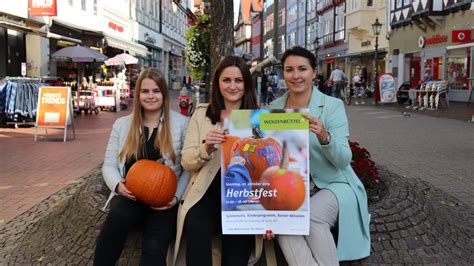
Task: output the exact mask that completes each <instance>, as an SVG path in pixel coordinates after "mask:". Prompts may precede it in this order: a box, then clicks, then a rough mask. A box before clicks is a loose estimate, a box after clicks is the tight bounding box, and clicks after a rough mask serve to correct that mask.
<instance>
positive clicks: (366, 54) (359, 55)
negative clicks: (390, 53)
mask: <svg viewBox="0 0 474 266" xmlns="http://www.w3.org/2000/svg"><path fill="white" fill-rule="evenodd" d="M377 52H378V53H377V54H379V55H385V54H386V53H387V51H385V49H383V48H382V49H379V50H378V51H377ZM373 56H375V50H372V51H368V52H362V53H360V52H359V53H354V54H348V55H347V57H348V58H362V57H373Z"/></svg>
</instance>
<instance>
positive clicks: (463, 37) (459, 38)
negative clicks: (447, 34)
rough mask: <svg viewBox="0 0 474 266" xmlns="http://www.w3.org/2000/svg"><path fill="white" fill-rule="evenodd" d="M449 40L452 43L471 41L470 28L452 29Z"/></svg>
mask: <svg viewBox="0 0 474 266" xmlns="http://www.w3.org/2000/svg"><path fill="white" fill-rule="evenodd" d="M451 41H452V42H453V43H464V42H471V30H470V29H468V30H453V31H452V32H451Z"/></svg>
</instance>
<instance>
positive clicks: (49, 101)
mask: <svg viewBox="0 0 474 266" xmlns="http://www.w3.org/2000/svg"><path fill="white" fill-rule="evenodd" d="M68 123H71V124H72V129H73V132H74V116H73V114H72V104H71V88H70V87H52V86H43V87H40V89H39V92H38V111H37V115H36V125H35V127H36V130H35V141H36V137H37V134H38V128H40V127H42V128H62V129H64V142H66V133H67V127H68ZM46 132H47V131H46ZM74 137H75V132H74Z"/></svg>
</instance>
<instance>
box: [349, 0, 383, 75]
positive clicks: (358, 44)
mask: <svg viewBox="0 0 474 266" xmlns="http://www.w3.org/2000/svg"><path fill="white" fill-rule="evenodd" d="M346 9H347V10H346V30H347V37H348V39H349V40H350V41H348V43H347V44H348V50H347V66H346V73H347V74H348V76H349V77H351V76H353V75H354V74H355V73H356V71H357V70H359V69H361V70H362V71H363V73H364V74H365V80H366V81H367V84H370V83H371V82H372V79H373V75H374V73H373V71H374V69H375V65H374V64H375V59H374V57H375V49H374V46H375V43H376V37H375V35H374V31H373V29H372V24H374V23H375V19H376V18H377V19H378V21H379V23H380V24H382V27H381V31H380V34H379V36H378V38H377V44H378V49H377V50H378V55H377V58H378V60H377V73H384V72H386V69H387V66H388V63H389V61H388V57H387V56H386V55H387V51H388V38H387V27H389V26H390V25H387V9H386V3H385V1H384V0H370V1H367V0H347V1H346Z"/></svg>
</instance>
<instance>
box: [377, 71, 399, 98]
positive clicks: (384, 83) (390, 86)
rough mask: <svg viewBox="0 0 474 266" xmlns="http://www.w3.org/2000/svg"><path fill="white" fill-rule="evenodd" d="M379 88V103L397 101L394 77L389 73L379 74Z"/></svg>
mask: <svg viewBox="0 0 474 266" xmlns="http://www.w3.org/2000/svg"><path fill="white" fill-rule="evenodd" d="M378 84H379V90H380V102H381V103H396V102H397V97H396V96H397V89H396V85H395V79H394V78H393V76H392V75H391V74H388V73H385V74H382V75H379V80H378Z"/></svg>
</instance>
